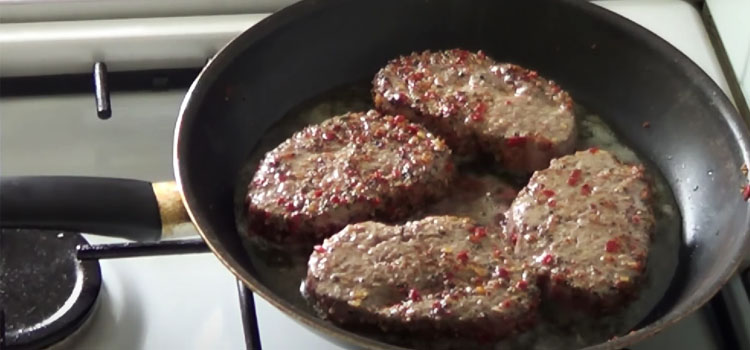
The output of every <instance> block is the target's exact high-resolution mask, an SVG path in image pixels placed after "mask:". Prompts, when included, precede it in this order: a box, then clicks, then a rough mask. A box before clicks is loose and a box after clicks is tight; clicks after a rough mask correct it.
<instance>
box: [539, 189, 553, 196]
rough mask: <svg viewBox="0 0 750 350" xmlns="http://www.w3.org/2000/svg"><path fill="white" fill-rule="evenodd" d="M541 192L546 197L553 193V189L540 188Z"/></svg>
mask: <svg viewBox="0 0 750 350" xmlns="http://www.w3.org/2000/svg"><path fill="white" fill-rule="evenodd" d="M542 194H543V195H545V196H547V197H552V196H554V195H555V191H553V190H542Z"/></svg>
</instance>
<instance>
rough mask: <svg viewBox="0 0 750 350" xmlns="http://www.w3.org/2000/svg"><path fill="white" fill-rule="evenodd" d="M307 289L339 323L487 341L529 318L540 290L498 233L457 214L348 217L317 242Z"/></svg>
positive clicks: (520, 326) (528, 322)
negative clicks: (393, 220) (401, 219)
mask: <svg viewBox="0 0 750 350" xmlns="http://www.w3.org/2000/svg"><path fill="white" fill-rule="evenodd" d="M303 291H305V293H306V295H307V296H308V298H309V299H310V300H311V301H312V302H313V305H314V306H315V308H316V309H317V310H318V311H319V312H320V313H321V315H322V316H323V317H325V318H328V319H330V320H331V321H333V322H335V323H338V324H343V325H349V326H360V327H361V326H376V327H379V328H381V329H383V330H385V331H392V332H402V331H403V332H407V333H410V334H412V335H420V334H421V335H427V336H434V334H435V333H436V332H440V334H445V335H457V336H462V337H476V338H478V339H485V340H487V339H497V338H501V337H504V336H507V335H510V334H511V333H514V332H515V331H518V330H520V329H524V328H526V327H528V326H530V325H531V324H532V323H533V320H534V318H535V311H536V307H537V305H538V302H539V294H540V293H539V291H538V289H537V287H536V285H535V279H534V274H533V273H527V272H526V271H525V266H524V265H523V264H522V262H521V261H520V260H518V259H516V258H515V257H514V256H513V252H512V247H511V246H510V245H507V244H505V243H504V241H503V240H501V239H499V238H498V235H497V232H496V231H493V232H491V230H487V228H485V227H483V226H478V225H477V224H476V223H474V222H473V221H472V220H471V219H468V218H458V217H453V216H433V217H427V218H424V219H422V220H419V221H411V222H408V223H406V224H404V225H401V226H389V225H386V224H382V223H377V222H372V221H368V222H363V223H358V224H352V225H349V226H347V227H346V228H345V229H344V230H342V231H341V232H339V233H337V234H335V235H333V236H332V237H330V238H328V239H326V240H325V241H324V243H323V245H322V246H316V248H315V250H314V252H313V253H312V255H311V256H310V260H309V263H308V272H307V278H306V280H305V285H304V288H303Z"/></svg>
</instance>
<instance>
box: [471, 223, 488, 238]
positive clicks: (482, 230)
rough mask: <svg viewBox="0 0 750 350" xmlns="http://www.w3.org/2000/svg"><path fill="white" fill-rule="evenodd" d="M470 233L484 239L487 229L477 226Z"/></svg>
mask: <svg viewBox="0 0 750 350" xmlns="http://www.w3.org/2000/svg"><path fill="white" fill-rule="evenodd" d="M472 232H473V233H474V235H475V236H477V237H480V238H481V237H484V236H486V235H487V228H485V227H483V226H477V227H474V229H473V230H472Z"/></svg>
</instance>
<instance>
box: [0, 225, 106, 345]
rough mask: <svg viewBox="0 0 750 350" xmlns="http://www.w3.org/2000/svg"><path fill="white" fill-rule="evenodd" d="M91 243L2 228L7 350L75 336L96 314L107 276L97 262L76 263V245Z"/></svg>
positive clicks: (1, 302) (0, 289) (1, 304)
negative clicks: (103, 275) (104, 276)
mask: <svg viewBox="0 0 750 350" xmlns="http://www.w3.org/2000/svg"><path fill="white" fill-rule="evenodd" d="M86 243H87V242H86V240H85V239H84V238H83V237H82V236H81V235H79V234H76V233H67V232H66V233H59V232H58V233H55V232H50V231H37V230H13V229H3V230H2V232H1V233H0V270H1V271H0V273H1V274H2V275H1V276H0V277H1V279H0V308H1V309H0V313H4V316H5V317H4V321H5V322H4V323H5V327H0V329H3V328H4V330H5V335H4V337H2V338H4V344H0V347H2V349H7V350H11V349H13V350H21V349H40V348H46V347H48V346H50V345H52V344H55V343H57V342H59V341H60V340H62V339H64V338H66V337H67V336H69V335H71V334H72V333H73V332H75V331H76V330H77V329H79V328H80V326H81V325H82V324H83V323H84V321H85V320H86V319H87V318H88V317H89V316H90V315H91V311H92V310H93V306H94V304H95V302H96V300H97V297H98V296H99V290H100V288H101V283H102V278H101V271H100V269H99V262H98V261H96V260H89V261H83V262H82V261H78V260H77V259H76V245H79V244H86ZM3 345H4V346H3Z"/></svg>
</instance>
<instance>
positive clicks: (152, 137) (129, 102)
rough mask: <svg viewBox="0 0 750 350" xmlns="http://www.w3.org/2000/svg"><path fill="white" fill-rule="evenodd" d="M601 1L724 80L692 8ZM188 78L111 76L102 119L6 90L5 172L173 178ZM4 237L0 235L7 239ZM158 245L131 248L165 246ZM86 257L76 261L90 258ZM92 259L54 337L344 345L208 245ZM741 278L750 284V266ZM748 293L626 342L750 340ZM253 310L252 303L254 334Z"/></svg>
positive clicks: (60, 98)
mask: <svg viewBox="0 0 750 350" xmlns="http://www.w3.org/2000/svg"><path fill="white" fill-rule="evenodd" d="M596 3H597V4H599V5H601V6H604V7H606V8H609V9H611V10H613V11H615V12H617V13H620V14H621V15H624V16H625V17H628V18H630V19H632V20H634V21H636V22H638V23H640V24H641V25H643V26H645V27H646V28H648V29H650V30H652V31H653V32H655V33H656V34H658V35H660V36H662V37H663V38H665V39H666V40H668V41H669V42H671V43H672V44H673V45H675V46H676V47H677V48H678V49H680V50H681V51H682V52H683V53H685V54H686V55H688V56H689V57H690V58H691V59H693V60H694V61H695V62H696V63H697V64H698V65H699V66H701V67H702V68H703V69H704V70H705V71H706V73H708V75H709V76H711V77H712V78H713V79H714V80H715V81H716V82H717V83H718V84H719V86H721V87H722V88H724V90H725V91H728V83H727V80H726V79H725V78H724V75H723V74H722V70H721V67H720V65H719V64H718V60H717V58H716V55H715V54H714V51H713V49H712V48H711V43H710V40H709V37H708V34H707V32H706V30H705V28H704V26H703V23H702V22H701V17H700V14H699V12H698V10H697V9H695V8H694V7H692V6H691V5H689V4H687V3H684V2H681V1H676V0H662V1H653V2H641V1H602V2H596ZM170 74H171V73H170ZM189 74H195V71H194V70H191V71H190V73H188V75H189ZM190 79H191V77H188V78H185V77H184V76H183V77H181V78H170V77H165V76H156V77H153V78H152V79H151V80H152V83H153V84H151V86H149V88H147V89H145V90H143V89H141V90H138V89H133V88H127V89H116V88H115V86H114V85H116V84H113V85H111V87H112V88H113V90H112V91H111V96H110V105H111V109H112V117H111V118H110V119H108V120H106V121H104V120H100V119H99V118H98V117H97V111H96V109H95V108H94V103H93V96H92V94H91V93H90V92H85V93H83V92H82V93H63V94H60V93H54V94H52V93H47V92H45V93H42V94H40V93H33V91H34V89H31V90H30V92H31V93H28V94H19V95H17V96H13V97H4V98H2V99H1V100H0V108H1V111H2V116H0V118H2V119H1V123H2V128H0V158H1V159H2V167H1V168H0V174H2V175H90V176H111V177H124V178H138V179H143V180H148V181H165V180H171V179H172V177H173V175H172V167H171V145H172V144H171V138H172V132H173V127H174V122H175V120H176V117H177V112H178V109H179V105H180V103H181V100H182V97H183V95H184V93H185V91H186V86H185V85H184V82H189V81H190ZM170 82H171V83H174V84H172V85H170ZM87 83H88V84H90V82H87ZM36 91H39V90H36ZM52 237H54V236H52ZM64 237H66V239H67V237H70V238H69V239H71V240H76V242H77V243H84V242H83V241H78V240H80V239H85V240H87V241H88V242H89V243H92V244H117V243H122V241H121V240H117V239H112V238H104V237H99V236H92V235H83V238H80V236H78V235H74V234H69V233H65V234H64ZM7 243H8V242H7V241H4V242H0V244H2V245H3V249H6V248H5V247H8V246H9V245H6V244H7ZM148 249H151V248H146V250H148ZM159 249H162V248H157V249H156V250H157V251H151V253H144V252H143V251H141V252H140V253H138V254H135V253H134V254H133V255H143V254H157V253H166V251H161V252H159V251H158V250H159ZM199 250H200V249H196V251H199ZM131 252H132V251H131ZM183 252H185V251H183ZM117 254H120V253H117ZM71 261H75V260H71ZM93 262H94V261H86V262H84V263H78V264H79V265H81V266H82V265H86V264H89V265H91V266H96V264H93ZM98 266H100V267H97V270H98V269H100V273H101V280H102V281H103V283H102V284H101V287H96V289H99V288H100V290H99V292H98V297H95V298H94V300H96V302H95V306H94V307H92V308H91V310H93V311H92V312H91V313H90V318H89V319H88V322H86V323H85V324H84V325H83V327H80V328H77V327H73V328H75V329H76V331H75V332H73V335H72V336H70V337H67V338H66V339H65V340H64V341H62V342H60V343H58V344H56V346H54V348H56V349H84V350H85V349H92V350H93V349H102V348H107V349H113V350H117V349H123V350H125V349H128V350H129V349H143V350H152V349H153V350H156V349H186V350H188V349H207V348H212V349H244V348H248V349H258V348H260V347H259V346H258V339H257V338H258V337H257V336H259V340H260V344H262V347H263V348H265V349H321V350H322V349H326V350H329V349H339V348H340V347H337V346H335V345H333V344H331V343H329V342H327V341H325V340H323V339H322V338H320V337H318V336H317V335H315V334H313V333H312V332H310V331H308V330H307V329H306V328H304V327H303V326H301V325H299V324H297V323H296V322H295V321H293V320H292V319H291V318H289V317H288V316H286V315H284V314H282V313H281V312H279V311H277V310H276V309H275V308H274V307H273V306H271V305H270V304H269V303H267V302H266V301H265V300H263V299H261V298H257V297H252V296H251V295H250V293H248V291H247V290H245V289H244V288H243V287H242V286H238V284H237V281H236V280H235V279H234V277H233V276H232V275H231V273H229V272H228V271H227V270H226V269H225V268H224V267H223V265H221V263H220V262H219V261H218V260H217V259H216V258H215V257H214V256H213V255H211V254H205V253H204V254H184V255H170V256H147V257H142V256H141V257H130V258H120V259H106V260H100V261H99V263H98ZM92 269H93V267H92ZM93 274H94V275H96V274H95V273H93ZM745 278H746V279H747V282H745V283H746V284H748V285H750V271H747V272H746V273H745ZM92 288H93V287H92ZM92 293H93V292H92ZM747 299H748V295H747V286H746V285H743V282H742V281H741V280H740V279H739V278H736V279H734V280H732V281H731V282H730V284H729V285H728V286H727V287H726V288H725V289H724V290H723V291H722V292H721V293H720V294H719V295H718V296H717V297H716V298H715V299H714V300H712V301H711V303H709V304H708V305H706V306H705V307H703V308H702V309H700V310H699V311H698V312H696V313H695V314H693V315H691V316H690V317H688V318H687V319H685V320H683V321H681V322H680V323H678V324H677V325H675V326H673V327H671V328H668V329H667V330H665V331H664V332H663V333H661V334H659V335H657V336H655V337H653V338H651V339H648V340H646V341H645V342H643V343H640V344H638V345H636V346H633V347H632V349H641V350H649V349H666V348H670V349H671V348H675V349H701V350H703V349H750V343H748V334H747V333H748V332H747V330H748V329H750V322H749V321H748V319H749V318H750V303H748V301H747ZM253 311H254V312H253ZM83 314H85V310H84V312H83ZM252 315H257V326H258V334H257V336H254V334H253V332H252V331H253V330H254V329H255V327H254V320H255V318H254V317H252ZM0 316H2V314H1V313H0ZM5 316H6V322H5V324H6V332H7V331H11V332H12V329H13V327H14V326H10V327H9V325H10V323H9V321H11V320H10V318H12V317H9V316H11V315H9V314H6V315H5ZM11 322H12V321H11ZM69 330H70V329H69ZM13 341H14V340H13V336H12V333H10V332H9V333H6V337H5V339H4V342H5V343H4V345H5V346H6V347H10V346H11V345H12V344H13V343H12V342H13Z"/></svg>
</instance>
